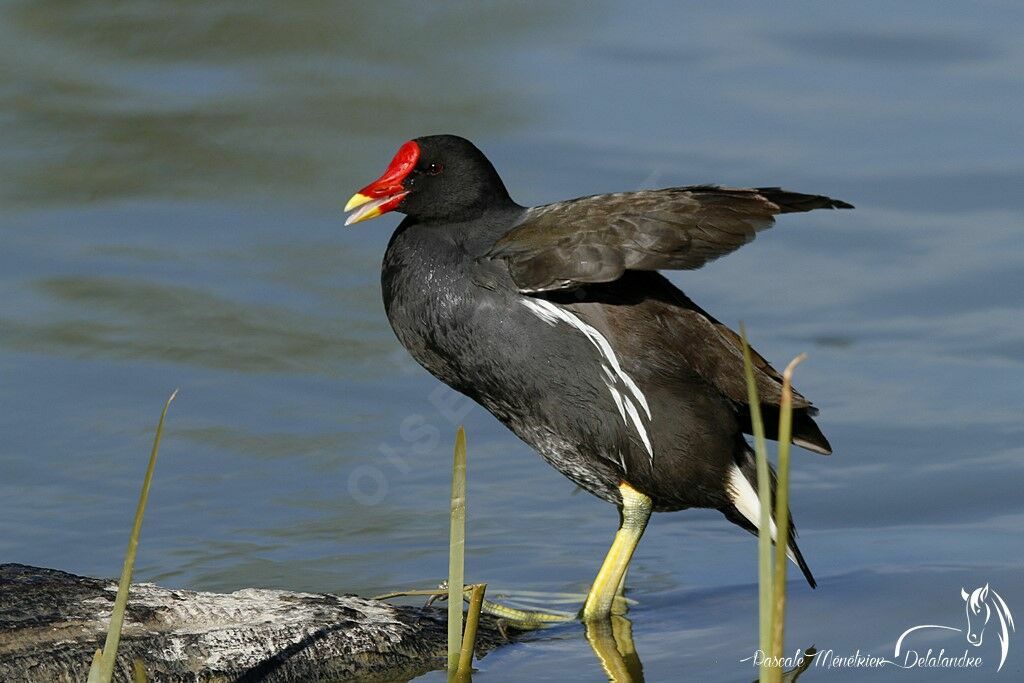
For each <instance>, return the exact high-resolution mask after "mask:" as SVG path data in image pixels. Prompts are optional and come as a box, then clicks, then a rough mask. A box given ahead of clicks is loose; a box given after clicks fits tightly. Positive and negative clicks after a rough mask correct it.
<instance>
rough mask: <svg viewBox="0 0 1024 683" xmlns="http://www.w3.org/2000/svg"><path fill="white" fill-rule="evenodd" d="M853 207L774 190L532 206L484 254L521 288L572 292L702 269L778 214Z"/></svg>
mask: <svg viewBox="0 0 1024 683" xmlns="http://www.w3.org/2000/svg"><path fill="white" fill-rule="evenodd" d="M850 208H853V207H852V206H851V205H850V204H847V203H846V202H842V201H839V200H836V199H831V198H829V197H824V196H821V195H809V194H799V193H796V192H786V191H785V190H781V189H779V188H777V187H765V188H758V189H736V188H727V187H716V186H711V185H700V186H693V187H673V188H668V189H664V190H644V191H640V192H618V193H615V194H602V195H594V196H591V197H581V198H579V199H573V200H570V201H566V202H558V203H556V204H548V205H546V206H539V207H535V208H533V209H530V210H529V211H527V213H526V216H525V217H524V218H523V220H522V221H521V222H520V223H519V224H518V225H517V226H515V227H514V228H513V229H512V230H511V231H509V232H508V233H507V234H506V235H504V236H503V237H502V238H501V239H499V240H498V241H497V242H496V243H495V245H494V247H492V248H491V250H490V252H489V253H488V254H487V255H488V256H489V257H492V258H500V259H504V260H505V261H507V262H508V265H509V270H510V272H511V274H512V278H513V279H514V280H515V282H516V284H517V285H518V287H519V289H520V291H523V292H529V293H532V292H547V291H553V290H559V289H572V288H575V287H578V286H580V285H583V284H586V283H595V282H611V281H612V280H616V279H618V278H619V277H621V276H622V274H623V273H624V272H625V271H627V270H659V269H670V270H675V269H687V270H689V269H694V268H699V267H701V266H702V265H704V264H705V263H707V262H708V261H711V260H713V259H716V258H718V257H719V256H723V255H724V254H728V253H729V252H731V251H735V250H736V249H738V248H740V247H741V246H743V245H744V244H746V243H747V242H749V241H751V240H752V239H754V236H755V235H756V234H757V232H759V231H761V230H764V229H765V228H769V227H771V225H772V223H774V216H775V215H776V214H780V213H793V212H800V211H811V210H813V209H850Z"/></svg>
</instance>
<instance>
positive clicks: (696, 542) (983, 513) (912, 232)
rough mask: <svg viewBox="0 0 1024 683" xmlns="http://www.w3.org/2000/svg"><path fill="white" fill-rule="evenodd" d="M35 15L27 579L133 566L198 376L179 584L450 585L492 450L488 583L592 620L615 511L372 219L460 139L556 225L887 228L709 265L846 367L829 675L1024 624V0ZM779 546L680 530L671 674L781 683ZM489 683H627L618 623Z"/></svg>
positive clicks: (818, 352) (817, 461) (7, 144)
mask: <svg viewBox="0 0 1024 683" xmlns="http://www.w3.org/2000/svg"><path fill="white" fill-rule="evenodd" d="M0 19H2V20H0V75H2V78H0V131H2V139H3V142H4V144H3V145H0V161H2V163H0V200H2V202H3V206H4V210H3V214H2V217H0V240H2V245H3V247H2V249H0V302H2V303H0V378H2V391H0V434H2V438H0V473H2V476H0V554H2V555H0V560H3V561H18V562H26V563H34V564H39V565H45V566H53V567H59V568H62V569H66V570H70V571H75V572H79V573H85V574H93V575H107V576H110V575H114V574H116V573H117V572H118V571H119V568H120V557H121V553H122V552H123V546H124V542H125V536H126V535H127V530H128V526H129V524H130V521H129V519H130V515H131V511H132V509H133V507H134V498H135V496H136V494H137V487H138V484H139V480H140V478H141V475H142V472H143V469H144V466H145V463H144V459H145V455H146V453H147V452H148V448H149V442H150V439H151V433H152V429H153V427H154V425H155V422H156V418H157V415H158V412H159V408H160V405H161V402H162V401H163V399H164V398H165V396H166V395H167V393H169V391H170V390H171V389H172V388H174V387H181V394H180V397H179V399H178V401H177V402H176V403H175V405H174V406H173V408H172V411H171V417H170V422H169V428H168V432H167V436H166V439H165V444H164V448H163V452H162V459H161V461H160V463H159V465H158V470H157V478H156V482H155V484H154V488H153V493H152V496H151V501H150V508H149V512H148V515H147V518H146V526H145V529H144V535H143V542H142V547H141V551H140V558H139V566H138V570H137V577H138V578H139V579H144V580H154V581H159V582H162V583H164V584H168V585H174V586H187V587H192V588H199V589H211V590H230V589H234V588H238V587H242V586H249V585H260V586H274V587H282V588H293V589H308V590H320V591H329V590H339V591H349V592H358V593H362V594H372V593H375V592H379V591H383V590H387V589H392V588H401V587H412V586H428V585H432V584H434V583H436V582H437V581H438V580H439V579H440V578H442V576H443V575H444V573H445V571H446V562H447V560H446V534H447V522H446V519H447V487H448V479H449V464H450V460H449V458H450V447H451V441H452V438H453V433H454V427H455V423H456V422H458V421H464V422H465V424H466V426H467V430H468V433H469V441H470V465H469V475H470V481H469V496H470V513H469V514H470V530H469V538H468V544H469V554H468V560H467V562H468V566H467V575H468V577H470V579H471V580H485V581H487V582H489V584H490V585H491V586H492V587H493V588H494V589H496V590H500V589H508V590H512V589H515V590H539V591H556V592H564V591H582V590H584V589H585V587H586V585H587V584H588V582H589V581H590V579H591V578H592V575H593V573H594V572H595V571H596V568H597V565H598V562H599V560H600V558H601V557H603V554H604V552H605V550H606V548H607V544H608V542H609V541H610V538H611V534H612V531H613V528H614V524H615V520H616V517H615V513H614V511H613V510H612V509H611V508H610V507H609V506H607V505H605V504H603V503H601V502H599V501H597V500H596V499H593V498H591V497H589V496H587V495H585V494H584V495H573V487H572V485H571V484H570V483H569V482H568V481H566V480H564V479H562V478H561V477H560V476H558V475H557V473H555V472H554V471H552V470H550V469H549V468H548V467H547V466H546V465H544V464H543V463H542V462H541V461H540V459H539V458H537V457H536V456H535V455H534V454H533V453H531V452H530V451H529V449H527V448H526V447H525V446H524V445H522V444H521V443H519V442H518V441H517V440H516V439H515V438H514V437H512V436H511V435H510V434H508V433H507V432H506V431H505V430H504V428H502V427H501V426H500V425H498V424H497V423H496V422H495V421H494V420H493V419H492V418H490V417H489V416H488V415H487V414H486V413H485V412H484V411H483V410H482V409H480V408H475V407H470V406H467V405H466V404H464V403H462V402H461V401H459V399H458V398H457V397H455V396H453V395H451V394H450V393H448V392H446V391H441V390H439V389H438V385H437V383H436V382H435V381H434V380H433V379H432V378H431V377H429V376H428V375H427V374H426V373H425V372H424V371H422V370H420V369H418V367H416V366H415V365H414V364H413V363H412V362H411V361H410V360H408V359H407V357H406V355H405V353H404V351H403V350H402V349H401V348H400V347H399V346H398V344H397V342H396V341H395V339H394V338H393V336H392V333H391V331H390V329H389V328H388V325H387V322H386V320H385V318H384V315H383V311H382V308H381V305H380V295H379V284H378V272H379V262H380V257H381V254H382V252H383V249H384V245H385V244H386V241H387V236H388V234H389V233H390V230H391V229H392V228H393V226H394V225H395V224H396V222H397V219H396V218H391V217H388V218H384V219H380V220H378V221H375V222H373V223H368V224H364V225H361V226H359V227H358V228H356V229H349V230H345V229H342V227H341V224H342V220H343V219H342V216H341V212H340V207H341V205H342V204H344V201H345V199H347V198H348V196H349V195H350V194H351V193H352V191H354V190H355V189H356V188H358V187H361V186H362V185H363V184H365V182H367V181H368V180H371V179H372V178H374V177H376V176H377V175H378V173H379V172H380V171H381V170H382V169H383V166H384V165H385V164H386V162H387V160H388V159H389V158H390V156H391V154H392V153H393V152H394V150H395V149H396V148H397V146H398V145H399V144H400V143H401V142H402V141H403V140H405V139H408V138H410V137H413V136H416V135H421V134H427V133H433V132H453V133H460V134H463V135H466V136H467V137H470V138H472V139H474V140H475V141H476V142H477V143H478V144H479V145H480V146H481V147H482V148H483V149H484V150H485V151H486V152H487V153H488V154H489V155H490V157H491V158H492V160H493V161H494V162H495V164H496V165H497V167H498V168H499V169H500V170H501V172H502V173H503V175H504V177H505V180H506V182H507V184H508V186H509V188H510V189H511V190H512V193H513V195H514V196H515V197H516V198H517V199H519V200H520V201H522V202H524V203H542V202H545V201H551V200H556V199H561V198H565V197H569V196H574V195H579V194H589V193H594V192H601V191H610V190H622V189H632V188H639V187H651V186H665V185H671V184H686V183H697V182H721V183H728V184H735V185H769V184H772V185H774V184H778V185H783V186H786V187H789V188H792V189H796V190H803V191H810V192H822V193H828V194H830V195H832V196H836V197H841V198H843V199H846V200H849V201H851V202H853V203H854V204H856V205H857V207H858V208H857V211H855V212H841V213H840V212H835V213H820V212H819V213H815V214H811V215H804V216H792V217H791V216H787V217H786V220H784V221H781V222H780V225H779V226H778V227H777V228H776V229H775V230H772V231H771V232H769V233H767V234H763V235H762V236H761V237H760V238H759V239H758V240H757V241H756V242H755V243H754V244H752V245H750V246H748V247H745V248H744V249H743V250H741V251H740V252H738V253H736V254H734V255H732V256H730V257H728V258H726V259H723V260H721V261H719V262H716V263H714V264H711V265H710V266H708V267H707V268H705V269H703V270H701V271H699V272H692V273H685V274H680V275H677V276H673V277H674V279H675V281H676V282H678V283H679V284H680V286H682V287H683V288H685V289H686V291H687V292H688V293H689V294H690V295H691V296H692V297H693V298H694V299H696V300H697V301H698V302H700V303H701V304H702V305H703V306H704V307H706V308H708V309H709V310H710V311H712V312H713V313H714V314H715V315H716V316H717V317H719V318H721V319H723V320H724V321H726V322H729V323H736V322H738V321H739V320H744V321H745V322H746V324H747V327H748V329H749V331H750V334H751V335H752V337H753V339H754V341H755V343H756V344H757V346H758V348H759V349H760V350H761V351H762V353H764V355H766V356H767V357H768V358H770V359H772V360H773V361H774V362H776V363H777V364H781V363H784V362H785V361H786V360H788V358H790V357H792V356H793V355H795V354H796V353H798V352H800V351H808V352H809V354H810V356H811V358H810V360H809V361H808V362H807V363H806V364H805V365H804V366H802V367H801V368H800V370H799V375H798V382H797V383H798V386H799V387H800V388H801V390H802V391H803V392H804V393H806V394H807V395H809V396H810V397H811V398H812V399H813V400H814V401H815V402H816V403H817V404H818V405H819V406H820V407H821V409H822V415H821V420H820V422H821V424H822V426H823V427H824V429H825V431H826V432H827V433H828V434H829V436H830V438H831V440H832V443H833V445H834V447H835V452H836V455H835V456H833V457H831V458H821V457H818V456H811V455H805V454H803V453H801V454H800V456H799V458H798V460H797V461H796V463H795V465H794V467H795V472H794V475H793V481H794V489H795V490H794V493H793V498H794V500H793V508H794V514H795V515H796V519H797V521H798V523H799V525H800V529H801V540H802V543H801V545H802V547H803V550H804V553H805V554H806V555H807V557H808V560H809V562H810V563H811V566H812V567H813V568H814V570H815V573H816V575H817V576H818V579H819V582H820V584H821V585H820V588H819V590H818V591H815V592H813V593H812V592H811V591H810V590H807V589H806V588H805V587H803V586H801V585H798V584H796V583H794V584H793V586H792V590H791V594H792V610H791V624H790V628H789V631H788V634H787V635H788V643H789V644H790V645H791V646H792V647H791V648H787V649H793V648H795V647H797V646H804V647H806V646H808V645H810V644H812V643H813V644H815V645H817V647H818V648H819V649H824V650H828V649H831V650H833V651H834V654H835V655H836V656H841V655H846V654H852V653H853V652H855V651H856V650H857V649H860V650H861V652H862V653H872V654H878V655H883V654H886V655H891V654H892V648H893V646H894V643H895V640H896V638H897V637H898V635H899V634H900V633H901V632H902V631H903V630H904V629H906V628H909V627H910V626H913V625H916V624H924V623H935V624H947V625H951V626H954V627H958V628H962V627H963V625H964V624H963V621H964V612H963V609H964V608H963V604H964V603H963V601H962V600H961V598H960V593H959V591H960V588H961V586H966V587H967V588H968V590H970V589H971V588H972V587H976V586H979V585H982V584H984V583H986V582H989V583H990V584H991V586H992V587H993V588H994V589H996V590H998V591H999V592H1000V593H1001V594H1002V595H1003V597H1004V598H1005V599H1006V601H1007V603H1008V605H1009V606H1010V608H1011V609H1014V608H1016V609H1017V610H1018V611H1020V610H1024V572H1022V568H1021V567H1022V562H1024V540H1022V536H1021V528H1022V524H1024V497H1022V495H1021V488H1020V485H1021V484H1020V482H1021V476H1022V474H1024V448H1022V447H1021V445H1020V444H1021V437H1022V435H1024V422H1022V419H1021V418H1022V416H1024V415H1022V408H1021V406H1022V400H1021V399H1022V386H1024V384H1022V380H1024V317H1022V312H1024V310H1022V309H1024V306H1022V292H1024V268H1022V267H1021V264H1022V262H1024V239H1022V237H1021V235H1022V231H1024V230H1022V229H1024V221H1022V215H1024V211H1022V209H1021V197H1024V163H1022V159H1021V146H1020V141H1021V140H1022V139H1024V135H1022V133H1024V129H1022V128H1024V127H1022V124H1021V117H1020V111H1021V109H1022V106H1024V87H1022V86H1024V79H1022V76H1021V74H1024V49H1022V47H1021V43H1020V40H1019V35H1020V33H1021V30H1022V29H1024V13H1022V10H1021V9H1020V7H1019V6H1017V5H1015V4H1011V3H998V2H996V3H990V4H987V5H982V4H971V5H961V6H959V8H957V7H946V6H939V5H937V4H934V3H927V2H911V3H901V4H899V5H891V4H890V3H856V4H850V6H839V5H835V4H829V5H822V4H818V3H788V4H786V5H784V6H781V7H780V6H775V5H772V6H771V7H769V6H768V5H764V4H760V3H738V4H728V5H722V6H719V5H714V6H706V5H704V4H675V3H664V4H662V5H648V6H645V7H644V8H643V9H640V8H626V7H625V6H623V5H615V4H610V3H609V4H604V5H598V4H593V3H589V4H576V5H568V4H560V5H557V6H555V5H541V4H535V5H522V4H519V3H489V4H458V5H440V4H430V5H427V4H425V3H423V4H403V5H387V6H385V5H380V6H376V5H370V4H365V5H359V6H354V5H349V4H346V5H345V6H344V7H342V6H341V5H340V4H337V5H335V4H330V3H313V2H296V3H277V4H271V3H250V2H221V3H207V4H196V3H189V2H166V1H165V2H135V3H132V4H130V5H126V4H115V3H91V4H86V3H80V4H68V3H60V2H54V1H49V0H35V1H34V2H8V3H5V4H4V5H2V6H0ZM754 552H755V543H754V542H753V539H752V538H751V537H749V536H748V535H746V534H744V533H742V532H739V531H738V530H737V529H735V528H734V527H732V526H731V525H729V524H728V523H727V522H725V521H724V520H723V519H722V518H721V517H720V515H718V514H717V513H709V512H706V511H691V512H686V513H676V514H672V515H659V516H657V517H656V518H655V519H654V521H653V523H652V525H651V527H650V529H649V531H648V533H647V535H646V537H645V539H644V542H643V544H642V545H641V547H640V550H639V552H638V555H637V557H636V559H635V561H634V565H633V570H632V572H631V573H630V579H629V585H630V589H631V596H632V597H633V598H635V599H637V600H638V601H639V604H638V605H637V606H636V607H635V608H634V609H633V611H632V612H631V619H632V621H633V634H634V640H635V647H636V650H637V653H638V655H639V657H640V659H641V661H642V662H643V666H644V672H645V674H646V676H647V680H651V681H661V680H682V679H684V678H689V679H695V680H704V681H746V680H750V679H752V678H753V677H754V675H755V673H754V670H753V668H752V667H750V665H749V663H741V662H740V660H741V659H743V658H744V657H749V656H750V655H751V654H752V650H753V648H754V646H755V638H756V635H755V613H754V603H755V599H756V590H755V588H754V583H753V582H754V581H755V562H754ZM921 638H922V640H921V641H920V642H919V643H918V645H919V646H920V649H922V650H923V649H925V647H926V646H928V647H934V648H935V649H938V648H942V647H945V648H947V652H956V653H959V652H961V651H963V650H964V649H965V648H968V646H967V644H966V642H965V641H964V640H963V639H962V637H961V636H959V635H953V636H950V635H943V634H942V633H941V632H940V633H938V634H933V635H932V636H927V637H926V636H921ZM1022 647H1024V646H1020V645H1019V644H1016V643H1015V641H1013V640H1012V639H1011V643H1010V649H1009V656H1008V660H1007V663H1006V665H1005V666H1004V669H1003V671H1002V672H1001V673H1000V674H998V678H997V680H1003V679H1005V680H1012V679H1013V678H1014V677H1015V676H1019V675H1020V672H1021V670H1022V667H1024V665H1022V664H1021V662H1024V649H1022ZM970 649H971V651H972V653H977V654H978V655H980V656H982V657H983V659H984V666H983V667H982V668H981V669H980V670H978V671H938V672H936V671H935V670H927V669H914V670H909V671H899V670H895V669H892V668H888V669H883V670H880V671H865V670H849V669H845V670H844V669H833V670H828V671H823V670H818V671H815V670H812V671H811V672H810V673H809V674H808V675H807V677H806V678H805V680H819V679H820V680H843V681H861V680H899V681H917V680H921V681H924V680H961V679H964V680H976V679H979V678H981V679H984V678H989V677H995V676H996V674H995V666H996V661H997V659H998V646H997V645H996V644H995V639H994V638H992V637H991V636H986V641H985V643H984V644H983V645H982V647H980V648H976V649H975V648H970ZM479 666H480V668H481V674H479V676H478V678H479V679H481V680H495V681H503V680H525V679H527V678H533V679H536V680H565V679H582V680H600V679H601V678H603V676H604V674H603V672H602V670H601V667H600V665H599V663H598V660H597V658H596V657H595V656H594V654H593V652H592V651H591V648H590V647H589V646H588V644H587V641H586V639H585V638H584V633H583V629H582V628H581V627H579V626H578V625H572V626H566V627H562V628H559V629H555V630H552V631H549V632H545V633H542V634H535V635H534V636H532V637H531V638H530V639H529V640H528V641H527V642H525V643H522V644H518V645H514V646H511V647H507V648H505V649H503V650H499V651H498V652H495V653H493V654H491V655H490V656H488V657H487V658H485V659H484V660H482V661H481V662H480V664H479ZM428 678H429V679H430V680H440V677H439V676H431V677H428Z"/></svg>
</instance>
